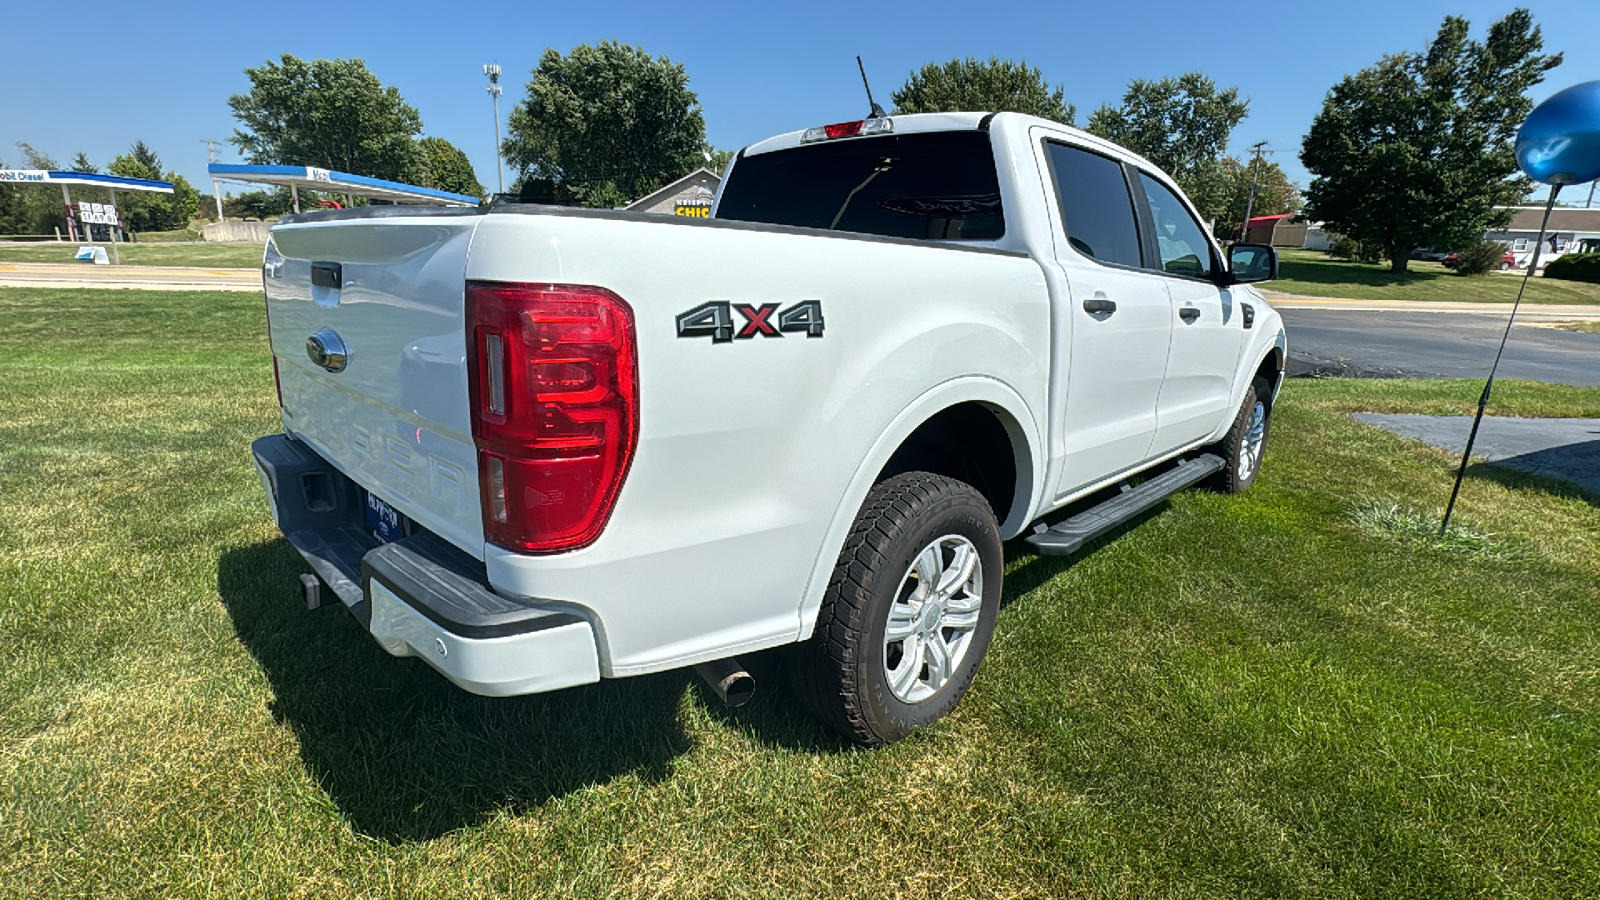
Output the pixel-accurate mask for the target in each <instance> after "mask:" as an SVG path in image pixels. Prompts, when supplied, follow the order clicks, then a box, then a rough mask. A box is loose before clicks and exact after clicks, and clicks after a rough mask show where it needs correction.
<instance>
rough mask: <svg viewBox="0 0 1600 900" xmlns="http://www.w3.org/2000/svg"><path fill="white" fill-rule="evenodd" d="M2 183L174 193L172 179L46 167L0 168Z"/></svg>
mask: <svg viewBox="0 0 1600 900" xmlns="http://www.w3.org/2000/svg"><path fill="white" fill-rule="evenodd" d="M0 184H59V185H63V186H65V185H74V184H75V185H78V186H80V187H98V188H111V189H112V190H117V191H150V192H153V193H157V194H170V193H172V182H170V181H150V180H148V179H144V178H124V177H122V176H121V175H101V174H100V173H99V172H54V171H46V170H44V169H0Z"/></svg>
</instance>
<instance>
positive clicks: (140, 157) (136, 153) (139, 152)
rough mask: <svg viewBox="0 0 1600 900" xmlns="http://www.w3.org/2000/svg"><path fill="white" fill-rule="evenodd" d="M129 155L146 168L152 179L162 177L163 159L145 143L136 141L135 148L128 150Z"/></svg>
mask: <svg viewBox="0 0 1600 900" xmlns="http://www.w3.org/2000/svg"><path fill="white" fill-rule="evenodd" d="M128 155H129V156H131V157H133V158H134V159H135V160H137V161H138V163H139V164H140V165H142V166H144V167H145V170H146V171H148V172H150V173H151V176H150V177H152V178H156V177H159V176H160V174H161V157H159V156H157V155H156V152H155V151H154V150H151V149H150V147H149V146H148V145H147V144H145V142H144V141H134V142H133V146H132V147H130V148H129V149H128Z"/></svg>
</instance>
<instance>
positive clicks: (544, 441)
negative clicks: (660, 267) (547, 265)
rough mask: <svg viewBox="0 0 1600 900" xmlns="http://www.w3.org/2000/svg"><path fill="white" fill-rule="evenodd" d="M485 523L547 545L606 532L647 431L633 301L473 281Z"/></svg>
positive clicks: (515, 538) (513, 542)
mask: <svg viewBox="0 0 1600 900" xmlns="http://www.w3.org/2000/svg"><path fill="white" fill-rule="evenodd" d="M467 321H468V323H469V331H468V337H467V366H468V368H467V372H468V378H469V380H470V382H471V386H472V400H473V417H472V435H473V437H474V438H475V439H476V442H477V446H478V480H479V482H480V484H481V485H482V493H483V531H484V537H485V538H487V539H488V540H489V541H490V542H491V543H494V544H498V545H500V546H502V547H506V548H508V549H512V550H525V551H531V552H542V553H550V552H555V551H560V550H573V549H576V548H578V547H582V546H585V545H587V544H589V543H591V542H593V541H594V539H595V538H597V537H599V536H600V531H601V530H602V529H603V528H605V524H606V519H607V518H609V517H610V515H611V508H612V506H614V505H615V503H616V499H617V492H618V491H619V490H621V488H622V480H623V478H624V477H625V476H626V475H627V473H628V464H629V463H630V462H631V461H632V459H633V449H634V445H635V443H636V442H637V441H638V431H639V383H638V363H637V344H636V341H635V337H634V330H633V311H632V310H631V309H629V308H628V304H627V303H626V302H624V301H623V299H622V298H621V297H618V296H617V295H616V294H613V293H611V292H610V291H608V290H606V289H604V288H598V287H583V286H578V285H565V284H504V283H500V282H488V281H472V282H468V283H467Z"/></svg>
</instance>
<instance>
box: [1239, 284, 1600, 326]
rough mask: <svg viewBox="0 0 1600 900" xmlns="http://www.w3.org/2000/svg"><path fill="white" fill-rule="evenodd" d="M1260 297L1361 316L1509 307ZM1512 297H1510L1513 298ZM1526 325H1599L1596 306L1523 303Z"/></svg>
mask: <svg viewBox="0 0 1600 900" xmlns="http://www.w3.org/2000/svg"><path fill="white" fill-rule="evenodd" d="M1261 294H1262V296H1264V297H1266V298H1267V300H1269V301H1270V302H1271V303H1272V306H1273V308H1274V309H1346V310H1361V311H1364V312H1412V313H1475V314H1477V315H1480V316H1501V317H1504V316H1507V315H1510V314H1511V307H1512V304H1511V303H1509V302H1507V303H1459V302H1455V303H1448V302H1439V301H1432V300H1352V299H1347V298H1340V297H1306V296H1304V295H1301V294H1284V293H1280V292H1278V291H1262V292H1261ZM1514 296H1515V295H1513V297H1514ZM1523 320H1527V321H1529V322H1600V306H1588V305H1570V306H1569V305H1563V304H1556V303H1523V304H1522V308H1520V309H1518V310H1517V321H1519V322H1521V321H1523Z"/></svg>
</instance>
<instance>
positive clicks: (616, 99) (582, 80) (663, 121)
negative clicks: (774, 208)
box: [503, 41, 706, 207]
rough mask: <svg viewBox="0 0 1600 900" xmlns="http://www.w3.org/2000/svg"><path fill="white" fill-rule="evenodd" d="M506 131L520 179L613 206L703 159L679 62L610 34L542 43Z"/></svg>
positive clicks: (701, 132)
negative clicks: (553, 46)
mask: <svg viewBox="0 0 1600 900" xmlns="http://www.w3.org/2000/svg"><path fill="white" fill-rule="evenodd" d="M508 133H509V137H507V138H506V140H505V144H504V147H503V149H504V155H505V158H506V162H508V163H509V164H510V165H511V166H512V167H513V168H514V169H515V170H516V171H517V172H518V173H519V178H518V181H519V182H520V181H524V180H533V181H547V182H549V183H551V186H552V188H553V190H554V192H555V195H556V199H558V200H560V201H562V202H576V203H579V204H582V205H584V206H593V207H614V206H621V205H622V204H624V203H626V202H628V201H629V200H633V199H636V198H638V197H642V196H644V195H645V194H648V193H650V192H651V191H653V190H655V189H657V188H659V187H661V186H662V185H664V184H666V183H667V182H669V181H671V180H673V179H674V178H679V177H681V176H683V175H685V174H687V173H689V172H692V171H694V170H695V169H696V168H698V167H699V166H701V165H702V164H703V163H704V162H705V158H704V157H703V156H702V155H701V153H702V151H703V150H705V149H706V124H705V119H704V118H703V117H702V116H701V113H700V100H699V98H698V97H696V96H695V93H694V91H692V90H690V89H689V76H688V74H687V73H685V72H684V70H683V66H682V65H680V64H678V63H675V62H673V61H671V60H670V59H668V58H667V57H665V56H660V57H652V56H651V55H650V54H648V53H646V52H644V50H642V49H640V48H638V47H631V46H626V45H623V44H619V43H617V42H615V41H603V42H601V43H600V44H598V45H589V44H580V45H579V46H577V47H574V48H572V52H571V53H569V54H566V55H563V54H561V53H559V52H557V51H556V50H546V51H545V52H544V56H542V57H541V58H540V59H539V65H538V67H537V68H535V69H534V70H533V77H532V79H531V80H529V82H528V94H527V97H526V98H524V99H523V101H522V102H521V103H519V104H517V105H516V107H515V108H513V109H512V110H511V115H510V122H509V128H508Z"/></svg>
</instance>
